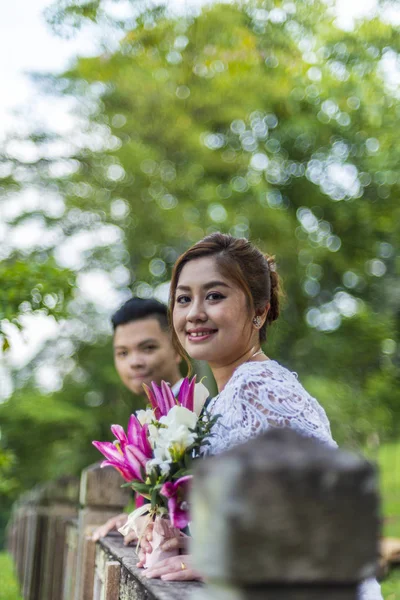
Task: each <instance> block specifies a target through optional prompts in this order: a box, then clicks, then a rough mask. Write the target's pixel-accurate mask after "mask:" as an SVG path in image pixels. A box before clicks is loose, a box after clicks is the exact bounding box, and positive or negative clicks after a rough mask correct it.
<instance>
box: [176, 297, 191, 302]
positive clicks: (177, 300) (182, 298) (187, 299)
mask: <svg viewBox="0 0 400 600" xmlns="http://www.w3.org/2000/svg"><path fill="white" fill-rule="evenodd" d="M176 302H177V304H187V303H188V302H190V298H189V296H178V298H177V299H176Z"/></svg>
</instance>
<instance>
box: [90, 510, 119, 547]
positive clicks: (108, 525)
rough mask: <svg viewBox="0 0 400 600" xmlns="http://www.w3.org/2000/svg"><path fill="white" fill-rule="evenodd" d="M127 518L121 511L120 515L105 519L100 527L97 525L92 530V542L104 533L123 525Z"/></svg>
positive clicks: (103, 535) (104, 534)
mask: <svg viewBox="0 0 400 600" xmlns="http://www.w3.org/2000/svg"><path fill="white" fill-rule="evenodd" d="M127 520H128V515H127V513H121V514H120V515H117V516H115V517H111V519H108V521H106V522H105V523H104V525H101V526H100V527H97V529H95V530H94V532H93V534H92V540H93V541H94V542H97V541H98V540H99V539H100V538H102V537H106V535H107V534H108V533H109V532H110V531H116V530H118V529H119V528H120V527H122V526H123V525H125V523H126V522H127Z"/></svg>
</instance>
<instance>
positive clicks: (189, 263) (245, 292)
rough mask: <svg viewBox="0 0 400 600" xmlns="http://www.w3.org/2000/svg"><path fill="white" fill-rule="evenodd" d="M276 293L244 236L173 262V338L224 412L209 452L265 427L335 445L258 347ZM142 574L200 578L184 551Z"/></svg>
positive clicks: (267, 265) (266, 263)
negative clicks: (200, 368)
mask: <svg viewBox="0 0 400 600" xmlns="http://www.w3.org/2000/svg"><path fill="white" fill-rule="evenodd" d="M279 296H280V289H279V278H278V275H277V273H276V270H275V262H274V259H273V258H272V257H269V256H267V257H264V255H263V254H262V253H261V252H260V251H259V250H258V249H257V248H256V247H254V246H253V245H252V244H250V242H248V241H247V240H246V239H243V238H241V239H237V238H233V237H232V236H230V235H224V234H221V233H214V234H212V235H209V236H207V237H206V238H204V239H203V240H201V241H200V242H198V243H197V244H195V245H194V246H193V247H192V248H190V249H189V250H188V251H187V252H185V253H184V254H183V255H182V256H181V257H180V258H179V259H178V261H177V262H176V264H175V267H174V271H173V275H172V280H171V293H170V316H171V321H172V324H173V336H174V344H175V346H176V348H177V350H178V351H179V352H180V354H181V355H182V356H186V357H187V356H189V357H191V358H193V359H195V360H205V361H207V362H208V364H209V365H210V367H211V369H212V372H213V375H214V377H215V381H216V383H217V386H218V392H219V393H218V395H217V396H216V397H215V398H214V399H213V400H212V401H211V403H210V404H209V406H208V410H209V412H211V414H220V415H222V416H221V417H220V418H219V420H218V421H217V423H216V425H215V427H214V429H213V436H212V437H211V438H210V446H208V447H207V454H216V453H219V452H222V451H224V450H226V449H228V448H230V447H232V446H234V445H236V444H239V443H242V442H245V441H246V440H248V439H250V438H252V437H254V436H256V435H258V434H259V433H261V432H262V431H265V430H267V429H269V428H270V427H279V428H281V427H291V428H293V429H295V430H296V431H298V432H299V433H301V434H303V435H306V436H310V437H314V438H316V439H317V440H319V441H321V442H322V443H324V444H327V445H329V446H332V447H336V446H337V444H336V443H335V442H334V441H333V439H332V436H331V432H330V426H329V421H328V419H327V416H326V414H325V411H324V410H323V408H322V407H321V406H320V405H319V404H318V402H317V401H316V400H315V399H314V398H312V397H311V396H310V395H309V394H308V393H307V392H306V390H305V389H304V388H303V387H302V386H301V384H300V383H299V381H298V379H297V376H296V375H295V374H293V373H292V372H290V371H288V370H287V369H286V368H285V367H283V366H281V365H280V364H279V363H277V362H276V361H274V360H270V359H269V358H268V357H267V356H266V354H265V353H264V351H263V350H262V349H261V343H262V342H264V341H265V340H266V333H267V329H268V327H269V325H270V324H271V323H272V322H273V321H275V320H276V319H277V318H278V316H279ZM139 564H140V563H139ZM146 575H147V576H148V577H162V578H163V579H164V580H190V579H195V578H198V574H197V573H196V572H195V571H194V570H193V569H192V568H191V567H190V556H187V555H185V556H183V555H180V556H178V557H175V558H170V559H167V560H166V561H163V562H162V563H159V564H158V565H157V566H155V567H154V568H152V569H151V570H148V571H147V572H146ZM360 589H361V594H360V597H361V598H362V600H380V599H381V598H382V597H381V594H380V589H379V585H378V584H377V582H376V581H374V580H371V581H368V582H365V583H364V584H363V585H362V586H361V588H360Z"/></svg>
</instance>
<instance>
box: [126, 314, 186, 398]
mask: <svg viewBox="0 0 400 600" xmlns="http://www.w3.org/2000/svg"><path fill="white" fill-rule="evenodd" d="M114 361H115V367H116V369H117V371H118V375H119V376H120V378H121V380H122V382H123V383H124V384H125V385H126V387H127V388H128V389H129V390H131V392H133V393H134V394H138V395H141V394H143V393H144V390H143V387H142V384H143V383H145V384H146V385H150V383H151V382H152V381H155V382H156V383H158V384H160V383H161V381H162V380H164V381H167V382H168V383H171V384H174V383H176V381H177V380H178V379H179V377H180V375H179V370H178V364H179V362H180V357H179V355H178V354H177V353H176V352H175V350H174V349H173V347H172V343H171V337H170V335H169V333H168V332H167V331H164V330H163V329H162V328H161V326H160V323H159V322H158V320H157V319H156V318H153V317H149V318H148V319H142V320H140V321H131V322H130V323H126V324H125V325H118V326H117V328H116V330H115V333H114Z"/></svg>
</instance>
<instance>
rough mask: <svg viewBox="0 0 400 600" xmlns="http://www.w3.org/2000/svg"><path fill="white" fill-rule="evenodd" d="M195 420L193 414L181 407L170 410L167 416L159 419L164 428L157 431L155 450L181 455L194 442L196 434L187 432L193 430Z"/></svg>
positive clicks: (195, 416)
mask: <svg viewBox="0 0 400 600" xmlns="http://www.w3.org/2000/svg"><path fill="white" fill-rule="evenodd" d="M197 419H198V417H197V415H196V414H195V413H194V412H192V411H191V410H188V409H187V408H185V407H183V406H174V407H173V408H171V410H170V411H169V413H168V415H167V416H163V417H161V419H160V423H161V424H162V425H164V427H162V428H161V429H159V430H158V438H157V440H156V446H157V448H159V449H164V451H171V450H174V452H176V453H178V454H183V453H184V452H185V450H186V448H188V447H189V446H191V445H192V444H193V442H194V441H195V440H196V434H195V433H193V432H192V431H189V430H190V429H195V427H196V424H197Z"/></svg>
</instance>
